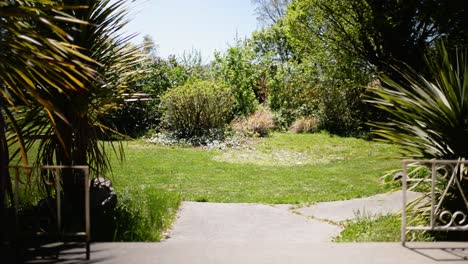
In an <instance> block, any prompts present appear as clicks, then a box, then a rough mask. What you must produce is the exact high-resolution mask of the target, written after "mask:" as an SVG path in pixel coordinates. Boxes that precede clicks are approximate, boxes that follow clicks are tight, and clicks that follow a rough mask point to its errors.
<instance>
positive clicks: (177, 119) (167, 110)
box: [161, 81, 234, 138]
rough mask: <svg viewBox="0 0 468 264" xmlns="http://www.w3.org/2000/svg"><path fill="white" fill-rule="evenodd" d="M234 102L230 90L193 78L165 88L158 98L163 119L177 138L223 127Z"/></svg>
mask: <svg viewBox="0 0 468 264" xmlns="http://www.w3.org/2000/svg"><path fill="white" fill-rule="evenodd" d="M233 105H234V97H233V95H232V93H231V90H230V89H229V88H228V87H226V86H224V85H221V84H216V83H213V82H209V81H195V82H193V83H189V84H186V85H184V86H180V87H177V88H174V89H171V90H168V91H167V92H166V93H165V94H164V95H163V96H162V98H161V108H162V110H163V122H164V124H165V127H166V128H167V129H168V130H169V131H170V132H172V133H173V135H175V136H176V137H177V138H192V137H201V136H204V135H206V134H209V133H212V131H214V130H219V131H222V130H223V129H224V128H225V127H226V124H227V123H228V122H229V121H230V120H231V118H232V109H233Z"/></svg>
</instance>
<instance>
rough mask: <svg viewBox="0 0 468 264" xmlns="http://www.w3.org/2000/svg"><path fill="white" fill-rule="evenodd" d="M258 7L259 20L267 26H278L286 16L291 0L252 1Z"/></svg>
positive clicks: (256, 8)
mask: <svg viewBox="0 0 468 264" xmlns="http://www.w3.org/2000/svg"><path fill="white" fill-rule="evenodd" d="M252 3H253V4H254V5H255V6H256V7H255V13H256V14H257V20H259V21H262V22H263V23H265V24H276V23H277V22H278V21H279V20H280V19H281V18H282V17H284V15H285V14H286V8H287V6H288V4H289V3H291V0H252Z"/></svg>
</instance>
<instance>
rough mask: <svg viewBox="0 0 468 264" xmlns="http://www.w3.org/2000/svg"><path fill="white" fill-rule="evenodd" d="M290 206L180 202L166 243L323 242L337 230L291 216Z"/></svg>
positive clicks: (335, 227)
mask: <svg viewBox="0 0 468 264" xmlns="http://www.w3.org/2000/svg"><path fill="white" fill-rule="evenodd" d="M289 207H290V206H289V205H286V206H278V207H275V206H273V205H263V204H222V203H195V202H184V203H183V205H182V208H181V211H180V215H179V218H178V219H177V221H176V223H175V225H174V228H173V231H172V235H171V238H169V241H200V242H203V243H205V242H219V241H229V242H235V243H245V242H257V243H263V242H272V243H274V242H326V241H330V239H331V238H332V237H334V236H337V235H339V234H340V232H341V227H339V226H336V225H331V224H328V223H326V222H323V221H318V220H314V219H309V218H307V217H304V216H301V215H298V214H294V213H292V212H291V211H290V210H289V209H288V208H289Z"/></svg>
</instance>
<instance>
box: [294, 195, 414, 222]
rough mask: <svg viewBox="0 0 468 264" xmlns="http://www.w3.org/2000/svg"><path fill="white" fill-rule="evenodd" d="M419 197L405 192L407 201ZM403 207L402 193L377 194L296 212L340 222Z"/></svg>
mask: <svg viewBox="0 0 468 264" xmlns="http://www.w3.org/2000/svg"><path fill="white" fill-rule="evenodd" d="M419 197H420V194H418V193H416V192H407V200H408V201H413V200H414V199H417V198H419ZM402 207H403V192H402V191H397V192H392V193H384V194H378V195H374V196H371V197H366V198H359V199H351V200H345V201H335V202H324V203H318V204H315V205H313V206H309V207H303V208H299V209H297V210H296V211H297V212H299V213H301V214H302V215H305V216H311V217H314V218H316V219H324V220H329V221H333V222H342V221H345V220H349V219H354V218H356V217H357V216H371V217H372V216H376V215H385V214H389V213H400V212H401V208H402Z"/></svg>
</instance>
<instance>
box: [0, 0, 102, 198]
mask: <svg viewBox="0 0 468 264" xmlns="http://www.w3.org/2000/svg"><path fill="white" fill-rule="evenodd" d="M67 8H71V7H64V6H63V5H60V4H59V3H58V2H57V1H52V0H21V1H0V169H1V173H0V174H1V175H0V176H1V180H0V182H1V184H0V185H1V186H0V195H1V204H2V206H3V205H4V194H5V191H7V189H8V184H9V183H10V180H9V174H8V170H7V169H6V166H7V165H8V164H9V148H8V144H7V139H6V129H7V127H8V129H11V130H12V131H13V133H12V134H11V135H14V138H15V140H16V141H17V142H18V143H19V144H18V146H19V147H20V149H19V150H20V153H21V154H22V155H21V156H22V160H23V162H24V164H25V165H27V157H26V149H25V147H24V140H23V137H22V132H21V127H20V126H19V125H18V123H17V122H16V120H15V116H16V114H15V113H14V112H15V109H17V108H18V107H19V105H32V104H38V105H40V106H41V108H42V109H43V111H46V112H48V113H49V118H50V120H51V121H52V122H53V121H54V119H53V118H54V117H53V115H52V113H54V115H55V117H59V118H63V116H62V115H61V114H60V113H59V112H58V111H57V109H56V108H54V106H53V104H52V102H51V101H50V100H49V99H48V98H47V96H48V92H49V91H50V90H55V91H57V92H62V93H65V92H67V91H69V90H73V91H77V90H81V89H85V87H84V84H83V82H82V80H87V79H89V78H91V77H92V76H93V75H94V74H95V73H94V71H93V69H91V68H89V67H88V66H87V65H88V64H92V63H94V62H93V60H92V59H90V58H89V57H87V56H85V55H83V54H81V53H80V52H79V50H78V48H77V47H76V46H73V45H71V44H70V42H69V39H70V35H69V34H68V33H67V32H65V31H64V30H63V29H61V28H60V27H58V26H57V25H56V24H57V22H58V21H67V22H68V23H71V24H83V23H84V22H82V21H79V20H77V19H75V18H73V17H71V16H68V15H64V14H63V13H62V12H61V11H60V10H61V9H67ZM7 123H9V125H7ZM10 193H11V192H10Z"/></svg>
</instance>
